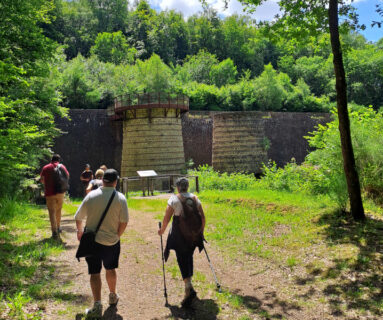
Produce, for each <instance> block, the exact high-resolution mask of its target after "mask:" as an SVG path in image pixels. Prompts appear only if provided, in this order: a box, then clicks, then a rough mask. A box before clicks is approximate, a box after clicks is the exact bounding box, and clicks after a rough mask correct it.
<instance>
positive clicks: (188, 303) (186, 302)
mask: <svg viewBox="0 0 383 320" xmlns="http://www.w3.org/2000/svg"><path fill="white" fill-rule="evenodd" d="M196 297H197V292H195V290H194V289H193V287H192V288H191V289H190V292H189V294H188V295H185V298H184V299H183V300H182V302H181V306H182V307H184V308H188V307H190V306H191V304H192V302H193V301H194V299H195V298H196Z"/></svg>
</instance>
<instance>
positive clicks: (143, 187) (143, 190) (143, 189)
mask: <svg viewBox="0 0 383 320" xmlns="http://www.w3.org/2000/svg"><path fill="white" fill-rule="evenodd" d="M141 186H142V196H143V197H145V179H144V178H141Z"/></svg>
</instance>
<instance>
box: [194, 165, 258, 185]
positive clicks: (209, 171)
mask: <svg viewBox="0 0 383 320" xmlns="http://www.w3.org/2000/svg"><path fill="white" fill-rule="evenodd" d="M189 174H190V175H196V176H198V179H199V184H200V190H201V191H202V190H248V189H253V188H255V187H256V184H257V180H256V178H255V177H254V175H252V174H245V173H241V172H238V173H231V174H230V173H226V172H224V173H219V172H217V171H214V170H213V168H212V167H209V166H208V165H204V166H200V167H199V168H198V170H190V171H189Z"/></svg>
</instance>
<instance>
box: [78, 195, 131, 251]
mask: <svg viewBox="0 0 383 320" xmlns="http://www.w3.org/2000/svg"><path fill="white" fill-rule="evenodd" d="M113 190H114V188H112V187H101V188H98V189H96V190H93V191H91V192H89V193H88V195H87V196H86V197H85V198H84V200H83V201H82V203H81V205H80V207H79V208H78V209H77V212H76V214H75V216H74V218H75V219H76V220H84V219H86V224H85V225H86V227H87V229H89V230H96V228H97V224H98V223H99V221H100V219H101V215H102V213H103V212H104V210H105V208H106V206H107V204H108V202H109V199H110V197H111V196H112V193H113ZM128 221H129V214H128V204H127V202H126V198H125V196H124V195H123V194H122V193H120V192H116V195H115V196H114V199H113V201H112V203H111V204H110V207H109V210H108V212H107V214H106V216H105V219H104V221H103V222H102V224H101V227H100V229H99V230H98V232H97V234H96V242H98V243H100V244H103V245H105V246H112V245H114V244H116V243H117V242H118V241H119V240H120V238H119V237H118V227H119V224H120V223H127V222H128Z"/></svg>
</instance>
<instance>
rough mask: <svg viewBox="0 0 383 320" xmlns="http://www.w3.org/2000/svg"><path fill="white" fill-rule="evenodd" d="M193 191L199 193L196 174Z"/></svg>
mask: <svg viewBox="0 0 383 320" xmlns="http://www.w3.org/2000/svg"><path fill="white" fill-rule="evenodd" d="M195 191H196V192H197V193H199V182H198V176H195Z"/></svg>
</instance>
